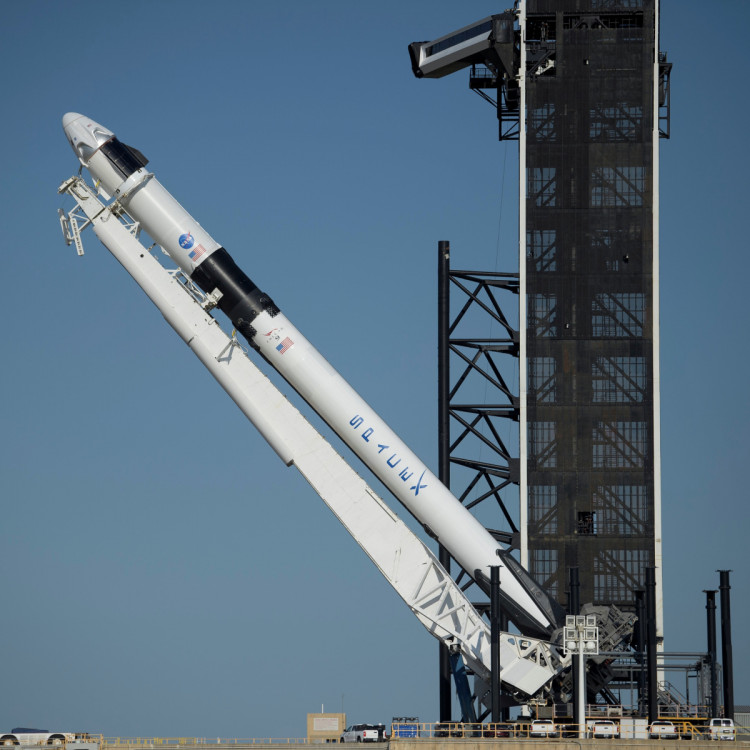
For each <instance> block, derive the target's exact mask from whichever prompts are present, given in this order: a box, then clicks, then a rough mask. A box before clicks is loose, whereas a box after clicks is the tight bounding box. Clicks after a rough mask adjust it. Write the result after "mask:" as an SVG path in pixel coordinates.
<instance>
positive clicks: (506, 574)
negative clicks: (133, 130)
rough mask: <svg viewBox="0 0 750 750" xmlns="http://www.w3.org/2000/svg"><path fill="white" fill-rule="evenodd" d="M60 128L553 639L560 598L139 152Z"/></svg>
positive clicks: (539, 631) (337, 427)
mask: <svg viewBox="0 0 750 750" xmlns="http://www.w3.org/2000/svg"><path fill="white" fill-rule="evenodd" d="M63 128H64V130H65V133H66V136H67V137H68V140H69V142H70V144H71V146H72V147H73V149H74V151H75V152H76V155H77V156H78V158H79V160H80V161H81V163H82V164H83V165H84V166H85V167H86V168H87V169H88V170H89V172H90V173H91V175H92V177H93V178H94V180H95V181H96V182H98V183H99V184H100V186H101V187H102V188H103V190H104V192H105V193H107V194H109V195H111V196H113V197H114V198H115V199H116V200H118V201H119V202H120V204H121V205H122V206H123V207H124V208H125V210H126V211H127V213H128V214H129V215H130V216H131V217H132V218H133V219H134V220H135V221H137V222H139V223H140V225H141V227H142V228H143V229H144V230H145V231H146V232H147V233H148V234H149V236H150V237H151V238H152V239H153V240H154V241H155V242H157V243H158V244H159V245H161V247H162V248H164V250H165V251H166V252H167V253H168V254H169V255H170V256H171V257H172V259H173V260H174V261H175V263H177V264H178V265H179V266H180V267H181V268H182V269H183V270H184V271H185V272H186V273H187V274H188V275H189V276H191V277H192V279H193V281H195V282H196V283H197V284H198V285H199V286H200V287H201V288H202V289H203V290H204V292H206V293H208V294H211V293H213V292H216V291H218V292H219V295H218V296H219V298H220V300H219V305H218V306H219V307H220V309H222V310H223V311H224V312H225V313H226V314H227V315H228V317H229V318H230V319H231V320H232V322H233V324H234V325H235V326H236V327H237V329H238V330H239V331H240V332H241V333H242V334H243V335H244V336H245V337H246V338H247V339H248V341H249V342H250V344H251V345H252V346H253V347H254V348H256V349H257V350H258V351H259V352H260V353H261V354H262V355H263V357H264V358H265V359H266V360H267V361H268V362H269V363H270V364H271V365H272V366H273V367H274V368H275V369H276V370H277V371H278V372H279V373H280V374H281V375H282V376H283V377H284V378H285V379H286V380H287V382H289V383H290V385H292V387H293V388H294V389H295V390H296V391H297V392H298V393H299V394H300V396H302V398H303V399H304V400H305V401H306V402H307V403H308V404H309V405H310V406H311V407H312V408H313V409H314V410H315V411H316V412H317V413H318V414H319V415H320V416H321V417H322V418H323V419H324V420H325V421H326V422H327V423H328V424H329V425H330V427H331V428H332V429H333V430H334V431H335V432H336V433H337V434H338V436H339V437H340V438H341V439H342V440H343V441H344V442H345V443H346V444H347V445H348V446H349V447H350V448H351V449H352V451H354V453H355V454H356V455H357V456H358V457H359V458H360V459H361V460H362V461H363V462H364V463H365V464H366V465H367V466H368V467H369V469H370V470H371V471H372V472H373V473H374V474H375V475H376V476H377V477H378V478H379V479H380V481H382V482H383V484H384V485H385V486H386V487H387V488H388V489H389V490H390V491H391V492H392V493H393V495H394V496H395V497H396V498H397V499H398V500H399V501H400V502H401V503H402V504H403V505H404V506H405V507H406V508H407V509H408V510H409V512H410V513H412V515H413V516H414V517H415V518H416V519H417V520H418V521H419V522H420V523H421V524H422V525H423V526H424V527H425V528H426V529H427V530H428V532H429V533H430V534H431V535H433V536H434V537H435V538H437V539H438V540H439V541H440V543H441V544H442V545H443V546H445V547H446V549H448V550H449V551H450V553H451V554H452V555H453V557H454V558H455V559H456V560H457V561H458V563H459V564H460V565H461V566H462V567H463V568H464V569H465V570H466V571H467V573H469V574H470V575H471V576H472V577H473V578H474V579H475V580H477V582H478V583H479V584H480V585H483V586H484V587H485V588H486V584H487V582H488V581H489V579H490V567H492V566H496V565H500V566H502V567H501V571H500V588H501V597H502V601H503V607H504V608H505V610H506V612H507V613H508V615H509V616H510V618H511V620H513V621H514V622H515V623H516V625H518V627H519V628H520V629H521V631H522V632H524V633H525V634H528V635H535V636H542V637H548V636H549V635H550V634H551V633H552V631H554V630H555V629H556V628H557V627H559V625H560V620H561V610H560V609H559V605H557V604H556V602H554V601H553V600H551V599H550V598H549V596H548V595H547V594H546V592H544V591H543V589H541V588H540V587H539V586H538V585H536V584H535V582H534V581H533V580H532V579H531V578H530V577H529V576H528V574H527V573H526V572H525V571H523V569H521V568H520V566H519V565H518V563H517V562H516V561H515V560H513V559H512V558H510V555H509V554H508V553H507V552H506V551H505V550H504V549H503V547H502V546H501V545H500V544H499V543H498V542H497V541H496V540H495V539H494V538H493V537H492V536H491V534H490V533H489V532H488V531H487V530H486V529H485V528H484V527H483V526H482V525H481V523H480V522H479V521H478V520H477V519H476V518H475V517H474V516H473V515H472V514H471V513H470V512H469V511H468V510H467V509H466V508H465V507H464V506H463V505H462V504H461V503H460V502H459V501H458V500H457V499H456V498H455V497H454V496H453V495H452V494H451V492H450V491H449V490H448V489H447V488H446V487H445V485H443V484H442V483H441V482H440V480H439V479H438V478H437V477H436V476H435V475H434V474H433V473H432V472H431V471H430V470H429V469H428V468H427V467H426V466H425V465H424V463H423V462H422V461H421V460H420V459H419V458H418V457H417V456H416V455H415V454H414V453H413V452H412V451H411V450H410V449H409V448H408V447H407V446H406V445H405V444H404V443H403V442H402V441H401V440H400V439H399V437H398V436H397V435H396V433H395V432H394V431H393V430H392V429H391V428H390V427H389V426H388V425H387V424H386V423H385V422H384V421H383V420H382V419H381V418H380V417H379V416H378V415H377V413H376V412H375V411H374V410H373V409H372V408H371V407H370V406H369V405H368V404H367V403H366V402H365V401H364V399H363V398H362V397H361V396H360V395H359V394H358V393H357V392H356V391H355V390H354V389H353V388H352V387H351V386H350V385H349V384H348V383H347V382H346V381H345V380H344V379H343V378H342V377H341V375H339V373H338V372H337V371H336V370H335V369H334V368H333V367H332V366H331V365H330V364H329V363H328V362H327V361H326V360H325V359H324V358H323V357H322V356H321V354H320V353H319V352H318V351H317V350H316V349H315V348H314V347H313V346H312V344H310V342H309V341H308V340H307V339H306V338H305V337H304V336H303V335H302V334H301V333H300V331H299V330H298V329H297V328H296V327H295V326H294V325H293V324H292V323H291V322H290V321H289V320H288V319H287V318H286V316H285V315H284V314H283V313H282V312H280V311H279V310H278V308H277V307H276V306H275V305H274V303H273V301H272V300H271V299H270V298H269V297H267V296H266V295H264V294H263V293H262V292H260V290H259V289H258V288H257V287H256V286H255V285H254V284H253V282H251V281H250V280H249V279H248V278H247V276H245V274H244V273H243V272H242V271H241V270H240V269H239V268H238V267H237V266H236V264H235V263H234V261H233V260H232V259H231V257H230V256H229V254H228V253H227V252H226V250H225V249H224V248H223V247H221V245H219V243H218V242H216V241H215V240H214V239H213V238H212V237H211V236H210V235H209V234H208V233H207V232H206V231H205V230H203V229H202V228H201V226H200V225H199V224H198V222H197V221H196V220H195V219H194V218H193V217H192V216H191V215H190V214H189V213H188V212H187V211H186V210H185V209H184V208H183V207H182V206H181V205H180V204H179V203H178V202H177V201H176V200H175V199H174V198H173V197H172V195H171V194H170V193H169V192H168V191H167V190H166V189H165V188H164V187H163V186H162V185H161V184H160V183H159V181H158V180H157V179H156V178H155V177H153V175H151V174H150V173H149V172H147V171H146V170H145V168H144V167H145V164H146V160H145V158H144V157H143V156H142V155H141V154H140V152H138V151H136V150H135V149H132V148H130V147H128V146H124V144H121V143H120V142H119V141H117V139H116V138H115V135H114V133H112V132H111V131H109V130H107V129H106V128H104V127H102V126H101V125H99V124H98V123H95V122H94V121H92V120H89V119H88V118H85V117H84V116H82V115H78V114H76V113H68V114H67V115H65V117H64V118H63Z"/></svg>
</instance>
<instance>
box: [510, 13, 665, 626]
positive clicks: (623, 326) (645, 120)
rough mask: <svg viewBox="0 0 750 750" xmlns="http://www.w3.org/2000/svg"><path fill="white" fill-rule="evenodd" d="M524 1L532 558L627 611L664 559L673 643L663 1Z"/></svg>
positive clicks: (524, 468)
mask: <svg viewBox="0 0 750 750" xmlns="http://www.w3.org/2000/svg"><path fill="white" fill-rule="evenodd" d="M524 11H525V12H523V13H522V18H521V24H522V28H523V43H522V44H521V45H520V49H519V53H520V70H522V71H524V75H523V76H522V81H523V83H522V86H521V90H520V107H519V111H520V117H521V123H520V127H519V153H520V169H519V172H520V175H519V179H520V191H521V200H520V217H519V227H520V262H519V270H520V274H519V283H520V290H521V297H522V300H524V301H525V305H523V304H522V305H521V322H520V331H521V337H520V352H519V354H520V358H521V362H522V364H521V366H520V368H519V371H520V453H521V462H520V467H521V470H520V479H519V481H520V489H521V498H522V499H525V502H522V505H521V512H522V517H521V523H520V528H521V556H522V559H523V560H524V561H525V562H526V565H527V567H528V568H529V570H530V572H531V573H532V575H534V577H535V578H537V580H539V581H540V583H542V584H544V585H545V586H546V588H547V589H548V590H549V591H551V592H552V593H553V594H556V595H557V596H558V598H563V597H564V593H565V582H566V576H567V569H568V568H571V567H578V568H579V570H580V571H581V601H583V602H594V603H603V604H616V605H617V606H619V607H622V608H627V609H632V607H633V602H634V591H635V589H637V588H639V587H640V586H642V585H643V582H644V580H645V569H646V568H648V567H650V566H654V567H656V570H657V610H658V612H657V633H658V635H659V636H661V633H662V616H661V612H662V607H661V602H662V595H661V490H660V451H659V430H660V428H659V289H658V283H659V272H658V229H659V200H658V186H659V159H658V149H659V138H660V136H661V135H668V119H667V117H666V115H667V113H668V110H667V109H666V106H667V104H668V101H667V91H668V87H667V86H666V81H667V77H668V72H669V67H668V65H667V64H666V61H665V60H662V59H661V57H660V55H659V53H658V0H526V3H525V8H524ZM662 107H663V108H664V110H665V111H664V115H665V116H664V118H663V123H664V126H665V127H664V129H662V128H660V111H662ZM524 516H525V517H524Z"/></svg>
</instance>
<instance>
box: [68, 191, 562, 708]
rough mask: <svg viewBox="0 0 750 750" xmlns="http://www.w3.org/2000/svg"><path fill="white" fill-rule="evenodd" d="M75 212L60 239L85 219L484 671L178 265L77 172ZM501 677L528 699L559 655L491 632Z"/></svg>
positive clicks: (384, 524) (427, 563) (412, 567)
mask: <svg viewBox="0 0 750 750" xmlns="http://www.w3.org/2000/svg"><path fill="white" fill-rule="evenodd" d="M59 192H61V193H63V192H64V193H67V194H69V195H71V196H72V197H73V198H74V200H75V201H76V203H77V208H76V209H74V210H73V211H71V212H70V213H69V214H68V215H63V214H62V213H61V217H60V218H61V222H62V224H63V230H64V233H65V236H66V240H67V242H68V244H72V243H75V244H76V248H77V250H78V252H79V254H82V252H83V248H82V244H81V241H80V231H81V229H83V228H85V226H87V225H89V224H91V225H92V227H93V230H94V232H95V234H96V235H97V237H98V238H99V239H100V240H101V241H102V243H103V244H104V245H105V246H106V247H107V249H108V250H109V251H110V252H111V253H112V255H114V256H115V258H116V259H117V260H118V261H119V262H120V263H121V264H122V265H123V267H124V268H125V269H126V270H127V271H128V273H129V274H130V275H131V276H132V277H133V279H134V280H135V281H136V282H137V283H138V285H139V286H140V287H141V288H142V289H143V290H144V292H146V294H147V295H148V297H149V298H150V299H151V301H152V302H153V303H154V304H155V305H156V306H157V307H158V308H159V310H160V311H161V313H162V315H163V316H164V317H165V319H166V320H167V322H168V323H169V324H170V325H171V326H172V328H174V330H175V331H176V332H177V333H178V334H179V335H180V337H181V338H182V339H183V340H184V341H185V342H186V343H187V344H188V346H189V347H190V348H191V350H192V351H193V353H194V354H195V355H196V356H197V357H198V359H200V360H201V362H202V363H203V364H204V365H205V366H206V368H207V369H208V370H209V371H210V372H211V374H212V375H213V376H214V377H215V378H216V380H217V381H218V382H219V384H220V385H221V386H222V388H224V390H225V391H226V392H227V393H228V394H229V396H230V397H231V398H232V399H233V400H234V402H235V403H236V404H237V406H239V408H240V409H241V410H242V412H243V413H244V414H245V415H246V416H247V418H248V419H249V420H250V421H251V422H252V423H253V424H254V425H255V426H256V427H257V429H258V430H259V431H260V433H261V434H262V435H263V437H264V438H265V439H266V440H267V441H268V443H269V444H270V445H271V447H272V448H273V449H274V451H275V452H276V453H277V454H278V455H279V457H280V458H281V459H282V461H283V462H284V463H285V464H286V465H287V466H291V465H294V466H296V467H297V469H298V470H299V471H300V473H301V474H302V475H303V476H304V477H305V479H306V480H307V481H308V482H309V483H310V485H311V486H312V487H313V489H314V490H315V491H316V492H317V493H318V495H320V497H321V498H322V499H323V500H324V502H325V503H326V504H327V505H328V507H329V508H330V509H331V510H332V511H333V513H334V515H335V516H336V517H337V518H338V519H339V521H341V523H342V524H343V525H344V526H345V528H346V529H347V530H348V531H349V533H350V534H351V535H352V536H353V537H354V539H355V540H356V541H357V543H358V544H359V545H360V547H362V549H363V550H364V551H365V553H366V554H367V555H368V556H369V557H370V559H371V560H372V561H373V562H374V563H375V565H376V566H377V567H378V569H379V570H380V572H381V573H382V574H383V576H385V578H386V579H387V580H388V582H389V583H390V584H391V586H393V588H394V589H395V590H396V592H397V593H398V595H399V596H400V597H401V598H402V599H403V600H404V602H406V604H407V606H408V607H409V608H410V609H411V610H412V612H413V613H414V614H415V615H416V616H417V618H418V619H419V620H420V622H421V623H422V624H423V625H424V626H425V628H427V630H428V631H429V632H430V633H432V635H434V636H435V637H436V638H438V639H439V640H441V641H442V642H443V643H445V644H446V645H447V646H449V647H451V648H453V649H458V650H459V651H460V653H461V655H462V657H463V658H464V660H465V661H466V663H467V665H468V667H469V668H470V669H471V670H472V671H473V672H474V673H475V674H476V675H477V676H478V677H480V678H481V679H482V680H484V681H488V680H489V677H490V670H489V664H490V632H489V626H488V624H487V623H486V622H485V621H484V620H483V619H482V618H481V617H480V615H479V614H478V613H477V611H476V610H475V609H474V607H473V605H472V604H471V602H469V600H468V599H467V598H466V596H465V594H464V593H463V592H462V591H461V590H460V588H459V587H458V586H457V585H456V583H455V582H454V581H453V579H452V578H451V577H450V575H448V573H447V572H446V571H445V569H444V568H443V567H442V565H441V564H440V562H439V561H438V560H437V558H436V557H435V555H434V554H433V553H432V552H431V551H430V550H429V548H427V547H426V546H425V545H424V544H423V543H422V541H421V540H420V539H419V538H418V537H417V536H416V535H415V534H413V533H412V531H411V530H410V529H409V528H408V526H406V524H405V523H403V521H401V520H400V519H399V518H398V516H396V515H395V514H394V513H393V512H392V511H391V510H390V509H389V508H388V506H387V505H386V504H385V503H384V502H383V501H382V500H381V498H380V497H378V495H377V494H376V493H375V492H374V491H373V490H372V489H371V488H370V487H369V486H368V485H367V484H366V482H365V481H364V480H363V479H362V478H361V477H360V476H359V475H358V474H357V473H356V472H355V471H354V470H353V469H352V468H351V467H350V466H349V464H348V463H346V461H344V459H343V458H342V457H341V456H340V455H339V454H338V453H337V452H336V451H335V450H334V449H333V448H332V447H331V445H330V444H329V443H328V442H327V441H326V440H324V439H323V437H322V436H321V435H320V434H319V433H318V432H317V431H316V430H315V429H314V428H313V427H312V425H310V423H309V422H308V421H307V420H306V419H305V418H304V417H303V416H302V415H301V414H300V413H299V411H298V410H297V409H296V408H295V407H294V406H292V404H291V403H290V402H289V401H288V400H287V399H286V397H285V396H284V395H283V394H282V393H281V392H280V391H279V390H278V389H277V388H276V387H275V386H274V385H273V383H271V381H270V380H268V378H266V376H265V375H263V374H262V373H261V372H260V370H258V368H257V367H256V366H255V365H254V364H253V363H252V362H251V361H250V359H249V358H248V357H247V356H246V354H245V352H244V350H243V349H242V347H241V346H240V345H239V343H238V342H237V340H236V339H235V338H233V337H231V338H230V337H229V336H228V335H227V334H226V333H225V332H224V331H223V330H222V329H221V327H220V326H219V324H218V322H217V321H216V320H215V319H214V318H213V317H212V316H211V314H210V312H209V311H210V309H211V308H212V307H213V306H214V305H215V302H216V300H214V299H212V298H211V297H210V295H209V296H206V295H204V294H203V293H201V292H200V291H199V290H197V289H196V288H195V287H194V285H192V284H191V283H190V282H189V280H188V279H187V277H186V276H185V275H184V274H183V273H182V272H181V271H178V270H174V271H169V270H167V269H165V268H164V267H163V266H162V265H161V264H160V263H159V262H158V261H157V260H156V258H154V257H153V255H151V253H149V252H148V251H147V250H146V249H145V248H144V246H143V245H142V244H141V242H140V241H139V240H138V239H137V235H138V228H137V225H134V224H132V223H129V217H128V216H127V214H125V212H124V211H123V210H122V208H121V207H120V206H119V204H118V203H117V202H115V203H113V204H110V205H109V206H105V205H104V204H103V203H102V202H101V201H100V200H99V198H98V196H97V195H96V194H95V193H94V191H93V190H92V188H91V187H89V186H88V185H87V184H86V183H85V182H84V181H83V180H82V179H81V178H79V177H73V178H71V179H69V180H67V181H66V182H64V183H63V184H62V185H61V187H60V189H59ZM500 661H501V667H502V681H503V683H504V684H505V685H506V686H507V687H508V688H509V689H510V690H512V691H513V692H518V693H523V694H524V695H534V694H535V693H537V692H538V691H539V690H540V689H541V688H542V687H544V685H545V684H546V683H547V682H549V680H550V679H552V678H553V677H554V676H555V675H556V674H557V673H558V672H559V671H560V670H561V669H562V668H563V667H565V666H566V664H567V660H566V659H565V658H564V657H562V656H561V654H560V652H559V651H558V650H557V649H556V648H555V647H553V646H551V645H550V644H548V643H545V642H543V641H537V640H535V639H531V638H520V637H518V636H513V635H510V634H503V635H502V636H501V657H500Z"/></svg>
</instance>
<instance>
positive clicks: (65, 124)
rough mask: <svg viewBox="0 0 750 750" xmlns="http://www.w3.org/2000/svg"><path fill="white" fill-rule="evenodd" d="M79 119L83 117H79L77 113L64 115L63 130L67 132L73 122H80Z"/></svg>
mask: <svg viewBox="0 0 750 750" xmlns="http://www.w3.org/2000/svg"><path fill="white" fill-rule="evenodd" d="M81 117H83V115H79V114H78V112H68V113H67V114H64V115H63V118H62V126H63V130H66V131H67V129H68V128H69V127H70V126H71V125H72V124H73V122H75V121H76V120H80V119H81Z"/></svg>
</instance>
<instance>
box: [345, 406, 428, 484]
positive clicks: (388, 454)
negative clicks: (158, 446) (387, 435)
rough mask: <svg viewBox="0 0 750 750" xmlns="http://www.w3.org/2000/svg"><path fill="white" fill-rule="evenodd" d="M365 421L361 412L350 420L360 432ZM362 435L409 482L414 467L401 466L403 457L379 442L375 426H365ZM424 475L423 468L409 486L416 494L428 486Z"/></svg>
mask: <svg viewBox="0 0 750 750" xmlns="http://www.w3.org/2000/svg"><path fill="white" fill-rule="evenodd" d="M364 423H365V420H364V418H363V417H360V416H359V414H355V415H354V416H353V417H352V418H351V419H350V420H349V424H350V425H351V426H352V427H353V428H354V429H355V430H357V431H358V432H359V431H360V428H361V427H362V426H363V425H364ZM360 437H361V438H362V440H364V441H365V442H366V443H373V445H374V446H375V447H376V450H377V452H378V454H379V455H381V456H382V457H383V458H385V462H386V464H387V465H388V466H389V467H390V468H391V469H393V470H394V471H395V472H397V473H398V476H399V479H401V481H402V482H408V481H409V480H410V479H411V478H412V477H413V476H414V471H413V470H412V469H410V468H409V467H408V466H403V467H402V466H401V457H400V456H399V455H398V453H396V452H394V451H393V450H392V449H391V447H390V446H389V445H388V444H386V443H379V442H377V438H376V437H375V430H374V428H372V427H365V429H363V430H362V431H361V434H360ZM424 475H425V471H424V470H423V471H422V473H421V474H420V475H419V479H417V480H416V484H413V485H411V486H410V487H409V489H410V490H411V491H412V492H413V493H414V494H415V495H418V494H419V491H420V490H423V489H424V488H425V487H427V485H426V484H423V483H422V479H423V478H424Z"/></svg>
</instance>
